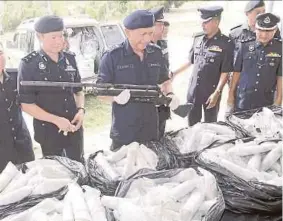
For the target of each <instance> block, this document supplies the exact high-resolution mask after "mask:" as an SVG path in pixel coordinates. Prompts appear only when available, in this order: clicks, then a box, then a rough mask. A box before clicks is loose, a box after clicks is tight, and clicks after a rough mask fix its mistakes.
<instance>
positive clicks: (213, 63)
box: [173, 6, 234, 126]
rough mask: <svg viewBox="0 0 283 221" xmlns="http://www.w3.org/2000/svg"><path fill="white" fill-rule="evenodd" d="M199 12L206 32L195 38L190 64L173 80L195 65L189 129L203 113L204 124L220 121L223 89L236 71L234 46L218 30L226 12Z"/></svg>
mask: <svg viewBox="0 0 283 221" xmlns="http://www.w3.org/2000/svg"><path fill="white" fill-rule="evenodd" d="M198 11H199V12H200V17H201V21H202V29H203V32H201V33H196V34H195V35H194V41H193V46H192V48H191V50H190V53H189V59H188V62H187V63H185V64H184V65H183V66H182V67H180V68H179V69H178V70H176V71H174V72H173V78H174V77H175V76H176V75H178V74H179V73H181V72H183V71H184V70H186V69H187V68H188V67H190V66H191V65H192V64H194V66H193V71H192V74H191V79H190V82H189V87H188V94H187V100H188V102H189V103H193V104H194V108H193V109H192V111H191V112H190V114H189V116H188V122H189V126H193V125H195V124H196V123H198V122H200V121H201V119H202V109H203V112H204V121H205V122H215V121H217V116H218V111H219V104H220V98H221V93H222V89H223V87H224V85H225V84H226V82H227V78H228V73H229V72H231V71H233V50H234V45H233V43H232V41H231V40H230V39H229V38H228V37H227V36H225V35H224V34H222V33H221V31H220V29H219V24H220V20H221V13H222V11H223V8H222V7H219V6H210V7H201V8H199V9H198Z"/></svg>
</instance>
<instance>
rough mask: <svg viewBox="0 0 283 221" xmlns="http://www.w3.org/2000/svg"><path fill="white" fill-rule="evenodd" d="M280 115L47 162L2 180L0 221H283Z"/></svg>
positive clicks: (249, 116) (245, 117) (253, 116)
mask: <svg viewBox="0 0 283 221" xmlns="http://www.w3.org/2000/svg"><path fill="white" fill-rule="evenodd" d="M281 113H282V112H280V110H277V111H276V112H275V111H274V110H272V109H270V108H263V109H261V110H257V111H254V112H253V113H251V112H246V113H237V114H235V115H232V116H230V117H229V118H228V120H227V122H217V123H199V124H196V125H195V126H194V127H192V128H185V129H182V130H180V131H177V132H172V133H168V134H167V135H166V136H165V138H163V139H162V140H160V141H158V142H148V143H146V144H139V143H131V144H129V145H127V146H123V147H122V148H121V149H120V150H119V151H117V152H111V151H98V152H95V153H93V154H91V155H90V156H89V157H88V159H86V164H85V165H83V164H81V163H79V162H75V161H72V160H69V159H66V158H63V157H48V158H45V159H39V160H36V161H32V162H28V163H26V164H24V165H13V164H12V163H9V164H8V165H7V167H6V168H5V170H4V171H3V172H2V173H1V174H0V220H5V221H37V220H40V221H41V220H43V221H94V220H95V221H132V220H136V221H139V220H140V221H147V220H148V221H153V220H154V221H175V220H176V221H179V220H180V221H182V220H184V221H203V220H207V221H220V220H221V221H226V220H227V221H228V220H229V221H230V220H231V221H233V220H237V221H244V220H254V221H261V220H262V221H263V220H267V221H276V220H282V163H283V157H282V134H283V133H282V131H283V121H282V119H281V116H282V114H281Z"/></svg>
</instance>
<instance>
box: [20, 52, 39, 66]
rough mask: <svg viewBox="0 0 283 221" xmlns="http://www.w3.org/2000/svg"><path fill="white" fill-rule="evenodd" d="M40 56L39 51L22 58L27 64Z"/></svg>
mask: <svg viewBox="0 0 283 221" xmlns="http://www.w3.org/2000/svg"><path fill="white" fill-rule="evenodd" d="M37 55H38V52H37V51H33V52H31V53H29V54H28V55H26V56H25V57H23V58H22V60H23V61H24V62H26V63H28V62H30V61H31V60H32V59H33V58H35V57H36V56H37Z"/></svg>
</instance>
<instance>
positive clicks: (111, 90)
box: [20, 81, 193, 118]
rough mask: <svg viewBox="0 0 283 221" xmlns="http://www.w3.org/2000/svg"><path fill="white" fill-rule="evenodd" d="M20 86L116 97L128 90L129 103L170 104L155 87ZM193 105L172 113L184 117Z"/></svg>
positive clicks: (35, 83)
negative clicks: (86, 92) (70, 90)
mask: <svg viewBox="0 0 283 221" xmlns="http://www.w3.org/2000/svg"><path fill="white" fill-rule="evenodd" d="M20 85H21V86H24V87H26V86H28V87H57V88H74V87H82V88H88V90H87V91H89V92H91V93H92V94H93V95H95V96H117V95H119V94H120V93H121V92H122V91H123V90H125V89H129V90H130V93H131V98H130V101H131V102H139V103H154V104H155V105H165V106H168V105H169V104H170V102H171V100H172V99H171V98H170V97H166V96H164V95H163V94H162V92H161V90H160V88H159V87H158V86H157V85H131V84H96V83H74V82H50V81H21V82H20ZM192 108H193V104H191V103H186V104H182V105H179V106H178V108H177V109H175V110H173V112H174V113H175V114H176V115H178V116H180V117H183V118H184V117H186V116H187V115H188V114H189V112H190V111H191V109H192Z"/></svg>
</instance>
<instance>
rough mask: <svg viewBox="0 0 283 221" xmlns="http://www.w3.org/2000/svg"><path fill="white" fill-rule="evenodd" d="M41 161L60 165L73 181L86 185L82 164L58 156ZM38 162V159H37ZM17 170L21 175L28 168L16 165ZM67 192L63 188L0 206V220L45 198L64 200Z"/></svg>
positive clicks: (66, 188) (24, 165) (86, 179)
mask: <svg viewBox="0 0 283 221" xmlns="http://www.w3.org/2000/svg"><path fill="white" fill-rule="evenodd" d="M43 159H50V160H56V161H57V162H59V163H60V164H62V165H63V166H64V167H65V168H67V169H69V170H70V171H71V172H72V173H73V174H74V175H75V177H76V178H75V180H76V181H77V182H78V183H79V184H81V185H83V184H86V183H87V181H88V175H87V173H86V170H85V167H84V165H83V164H82V163H80V162H77V161H74V160H70V159H68V158H66V157H60V156H48V157H44V158H43ZM39 160H40V159H39ZM17 168H18V169H19V170H20V171H22V172H23V173H26V171H27V170H28V169H29V168H28V166H27V165H26V164H25V163H24V164H20V165H17ZM67 191H68V187H67V186H65V187H63V188H61V189H59V190H57V191H54V192H52V193H48V194H43V195H32V196H28V197H26V198H24V199H22V200H21V201H19V202H15V203H12V204H8V205H4V206H0V219H3V218H5V217H7V216H10V215H13V214H17V213H20V212H23V211H25V210H27V209H29V208H31V207H33V206H35V205H37V204H38V203H40V202H41V201H43V200H44V199H46V198H53V197H54V198H57V199H58V200H61V199H63V198H64V196H65V194H66V193H67Z"/></svg>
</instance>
